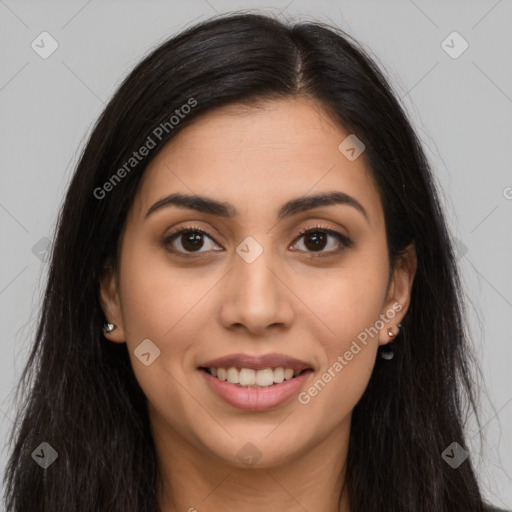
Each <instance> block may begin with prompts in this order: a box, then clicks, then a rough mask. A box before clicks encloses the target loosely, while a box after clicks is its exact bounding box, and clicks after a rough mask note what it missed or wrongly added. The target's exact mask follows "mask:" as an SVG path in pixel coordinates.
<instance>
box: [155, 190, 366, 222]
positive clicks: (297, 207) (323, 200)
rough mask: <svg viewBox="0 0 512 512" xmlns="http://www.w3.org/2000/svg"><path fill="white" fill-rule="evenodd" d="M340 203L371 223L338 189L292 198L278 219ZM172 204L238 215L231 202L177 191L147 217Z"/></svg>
mask: <svg viewBox="0 0 512 512" xmlns="http://www.w3.org/2000/svg"><path fill="white" fill-rule="evenodd" d="M338 204H339V205H348V206H352V207H353V208H355V209H356V210H358V211H359V212H360V213H362V214H363V216H364V217H365V218H366V220H367V221H368V223H369V218H368V213H367V211H366V210H365V209H364V207H363V205H362V204H361V203H360V202H359V201H358V200H357V199H355V198H354V197H352V196H349V195H348V194H345V193H344V192H337V191H333V192H326V193H322V194H316V195H313V196H304V197H298V198H296V199H291V200H290V201H287V202H286V203H284V204H283V205H282V206H281V208H280V209H279V211H278V213H277V219H278V220H283V219H285V218H288V217H292V216H293V215H297V214H299V213H302V212H304V211H308V210H312V209H314V208H319V207H321V206H332V205H338ZM171 206H176V207H178V208H186V209H189V210H195V211H198V212H203V213H209V214H211V215H217V216H219V217H226V218H233V217H235V216H236V215H238V211H237V209H236V208H235V207H234V206H233V205H232V204H230V203H226V202H221V201H217V200H215V199H212V198H210V197H206V196H198V195H187V194H180V193H175V194H170V195H168V196H166V197H164V198H162V199H160V200H159V201H157V202H156V203H155V204H153V205H152V206H151V207H150V208H149V210H148V211H147V213H146V215H145V218H148V217H149V216H150V215H151V214H153V213H154V212H156V211H158V210H161V209H162V208H168V207H171Z"/></svg>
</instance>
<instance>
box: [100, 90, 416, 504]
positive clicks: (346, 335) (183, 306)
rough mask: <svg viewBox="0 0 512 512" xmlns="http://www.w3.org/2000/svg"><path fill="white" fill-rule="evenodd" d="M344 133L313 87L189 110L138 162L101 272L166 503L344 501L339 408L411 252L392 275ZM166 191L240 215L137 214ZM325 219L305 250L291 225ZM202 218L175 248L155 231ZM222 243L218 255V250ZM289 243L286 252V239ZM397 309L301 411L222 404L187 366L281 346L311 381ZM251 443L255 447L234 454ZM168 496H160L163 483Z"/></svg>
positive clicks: (366, 185)
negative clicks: (251, 458)
mask: <svg viewBox="0 0 512 512" xmlns="http://www.w3.org/2000/svg"><path fill="white" fill-rule="evenodd" d="M348 135H349V133H348V132H346V131H345V130H344V129H343V127H341V126H339V125H337V124H335V123H334V122H332V121H331V120H330V118H329V117H328V116H327V114H326V113H325V112H324V111H323V109H322V108H321V107H320V105H319V104H318V103H316V102H315V101H314V100H311V99H307V98H304V97H302V98H299V99H289V100H269V101H267V102H265V103H264V104H263V105H260V106H259V107H258V108H249V107H242V106H240V105H231V106H229V107H223V108H222V109H219V110H216V111H213V112H209V113H207V114H205V115H203V116H201V117H200V118H197V119H196V120H194V122H193V123H192V124H190V125H189V126H187V127H186V128H185V129H184V130H183V131H182V132H180V133H179V134H178V135H177V136H176V137H175V138H174V139H173V140H171V141H170V142H169V143H168V144H167V145H166V146H165V147H164V148H163V149H162V150H161V152H160V153H159V154H158V155H157V156H156V158H155V159H154V160H153V161H152V162H151V164H150V165H149V166H148V168H147V170H146V173H145V175H144V177H143V179H142V182H141V184H140V187H139V190H138V193H137V195H136V198H135V201H134V203H133V206H132V208H131V210H130V212H129V214H128V217H127V221H126V227H125V231H124V234H123V237H122V240H121V245H120V261H119V262H118V267H117V269H116V270H117V271H109V272H107V273H106V274H105V277H104V279H103V281H102V285H101V290H100V297H101V303H102V306H103V310H104V312H105V316H106V318H107V320H108V321H110V322H112V323H114V324H115V325H116V326H117V328H116V329H115V330H114V331H112V332H111V333H109V334H106V335H105V336H106V337H107V338H108V339H109V340H111V341H112V342H116V343H124V342H126V343H127V344H128V349H129V353H130V357H131V361H132V366H133V370H134V372H135V375H136V378H137V380H138V382H139V383H140V385H141V387H142V389H143V391H144V393H145V395H146V397H147V399H148V403H149V415H150V421H151V425H152V430H153V435H154V439H155V446H156V451H157V456H158V460H159V465H160V470H161V475H162V480H163V485H162V486H161V487H160V488H159V489H158V492H159V499H160V503H161V506H162V510H163V511H164V512H174V511H178V510H179V511H188V510H190V511H193V510H197V511H199V512H202V511H206V510H207V511H209V512H215V511H221V510H222V511H224V510H243V511H244V512H245V511H247V512H252V511H261V510H267V511H270V512H272V511H276V512H277V511H282V510H287V511H290V512H294V511H299V510H300V511H302V512H303V511H304V510H308V511H311V512H312V511H323V512H325V511H327V512H329V511H330V512H334V511H343V512H347V511H349V510H350V504H349V496H348V494H347V493H346V492H342V489H343V482H344V480H345V476H346V473H345V463H346V457H347V449H348V440H349V433H350V422H351V414H352V410H353V408H354V406H355V405H356V403H357V402H358V400H359V399H360V397H361V395H362V394H363V392H364V390H365V388H366V386H367V384H368V381H369V378H370V375H371V372H372V369H373V366H374V363H375V358H376V356H377V349H378V345H379V344H385V343H388V342H389V341H391V340H392V338H391V337H390V336H389V335H388V332H387V330H388V328H391V329H392V331H393V332H394V333H397V331H398V329H397V325H398V324H399V323H400V321H401V320H402V319H403V317H404V315H405V314H406V311H407V308H408V306H409V300H410V291H411V286H412V282H413V278H414V273H415V270H416V256H415V251H414V247H413V246H410V247H409V248H408V249H407V251H406V252H405V253H404V255H403V257H402V259H401V260H400V261H399V265H398V266H397V268H396V269H395V270H394V271H393V272H390V268H389V261H388V256H387V242H386V235H385V224H384V213H383V209H382V203H381V200H380V198H379V194H378V191H377V188H376V187H375V184H374V182H373V181H372V178H371V175H370V173H369V171H368V168H367V164H366V162H365V158H364V153H363V154H362V155H361V156H360V157H358V158H357V159H356V160H354V161H349V160H348V159H347V158H346V157H345V156H344V155H343V154H342V153H341V152H340V150H339V149H338V145H339V144H340V143H341V142H342V141H343V140H344V139H345V138H346V137H347V136H348ZM328 191H341V192H344V193H346V194H349V195H350V196H352V197H354V198H356V199H357V200H358V201H359V202H360V203H361V204H362V205H363V207H364V208H365V210H366V212H367V215H368V219H366V218H365V216H364V215H363V214H362V213H360V212H359V211H358V210H357V209H355V208H353V207H352V206H349V205H331V206H322V207H319V208H315V209H313V210H309V211H306V212H302V213H299V214H298V215H295V216H293V217H290V218H287V219H284V220H281V221H277V219H276V214H277V211H278V209H279V207H280V206H281V205H282V204H283V203H284V202H286V201H288V200H290V199H294V198H298V197H301V196H304V195H312V194H316V193H319V192H328ZM174 192H181V193H184V194H198V195H205V196H209V197H212V198H214V199H217V200H219V201H225V202H229V203H231V204H232V205H233V206H234V207H236V208H237V210H238V212H239V213H238V215H237V216H236V217H234V218H231V219H228V218H221V217H217V216H215V215H212V214H209V213H200V212H195V211H192V210H187V209H183V208H178V207H175V206H173V207H168V208H163V209H161V210H158V211H156V212H154V213H153V214H152V215H150V216H149V217H147V218H145V215H146V212H147V211H148V209H149V208H150V207H151V206H152V205H153V204H154V203H156V202H157V201H158V200H160V199H161V198H163V197H165V196H166V195H168V194H170V193H174ZM317 222H320V223H321V225H322V226H323V227H328V228H330V229H334V230H336V231H338V232H340V233H342V234H344V235H345V236H347V237H348V238H349V239H350V240H351V241H352V242H353V245H352V247H345V248H344V249H343V250H342V251H341V252H339V253H335V251H336V249H337V248H339V247H340V242H339V241H338V240H337V239H336V238H335V237H333V236H332V235H329V238H327V241H326V243H325V245H324V246H321V247H320V249H319V251H320V253H323V254H328V253H331V255H330V256H328V257H325V258H316V259H315V257H314V254H317V253H318V252H315V250H314V248H312V244H311V243H310V241H311V235H309V237H308V236H302V237H301V238H298V236H299V232H300V230H301V229H302V228H309V227H315V225H316V223H317ZM190 225H193V226H196V227H200V228H201V229H203V230H205V231H206V232H207V233H208V236H204V237H203V246H202V248H200V250H199V252H192V257H190V258H189V259H186V258H184V257H180V256H179V255H177V254H173V253H172V252H171V248H172V247H174V249H175V251H176V252H181V253H185V254H187V250H186V248H188V249H189V251H188V254H191V250H190V246H187V245H186V239H185V240H184V237H183V236H178V237H177V238H176V239H175V240H174V241H173V242H169V243H168V246H167V249H166V248H165V247H164V246H162V244H161V243H160V240H161V239H162V238H164V235H168V234H170V233H172V231H173V230H175V229H177V228H179V227H183V226H190ZM248 236H252V237H253V238H254V239H255V240H256V241H257V242H258V243H259V244H260V246H261V247H262V248H263V253H262V254H261V255H260V256H259V257H258V258H257V259H256V260H255V261H254V262H252V263H250V264H249V263H247V262H246V261H245V260H244V259H242V258H241V257H240V256H239V255H238V254H237V252H236V248H237V246H238V245H239V244H240V243H241V242H242V240H244V239H245V238H246V237H248ZM216 248H217V249H220V250H215V249H216ZM294 249H295V250H294ZM393 304H395V307H396V305H397V304H399V305H401V307H402V309H401V311H400V312H398V313H396V315H394V318H392V319H389V320H388V317H389V316H390V315H389V314H388V315H387V316H386V321H385V322H384V325H383V326H382V328H381V329H380V330H379V332H378V334H377V335H376V336H374V337H373V338H372V337H371V338H369V341H368V343H367V345H366V346H362V347H363V348H362V350H361V351H360V352H359V353H358V354H357V355H355V356H354V358H353V359H352V360H351V361H349V362H348V364H346V366H344V367H343V369H342V371H340V372H338V373H337V374H336V377H335V378H333V379H332V380H331V382H329V383H328V384H327V385H326V386H325V387H324V388H323V389H322V390H321V392H319V393H318V394H317V395H316V396H315V397H312V398H311V400H310V402H309V403H308V404H306V405H303V404H301V403H299V402H298V401H297V400H296V399H292V400H291V401H289V402H287V403H286V404H284V405H282V406H279V407H277V408H274V409H271V410H267V411H263V412H247V411H242V410H239V409H236V408H234V407H231V406H230V405H227V404H226V403H224V402H223V401H222V400H221V399H220V398H218V397H217V396H216V395H215V394H213V392H212V391H210V389H209V388H208V386H207V385H206V382H205V379H204V377H203V375H202V374H201V373H200V371H199V370H198V369H197V368H198V366H199V365H200V364H201V363H202V362H205V361H207V360H209V359H213V358H217V357H221V356H225V355H228V354H232V353H247V354H252V355H260V354H267V353H273V352H274V353H275V352H278V353H284V354H287V355H290V356H293V357H296V358H298V359H301V360H304V361H307V362H308V363H310V364H311V365H312V366H313V367H314V368H315V372H314V374H312V375H310V376H309V377H308V381H307V383H306V384H305V386H304V388H303V390H304V389H306V390H307V389H308V388H309V387H310V386H311V385H312V383H314V382H315V381H317V379H318V378H319V376H321V375H322V374H323V373H324V372H325V371H327V369H328V368H329V367H332V365H333V363H334V362H335V361H336V360H337V357H338V356H340V355H341V356H343V354H345V352H346V351H347V350H348V349H349V348H350V346H351V343H352V342H353V340H355V339H356V338H357V336H358V334H360V333H361V332H362V331H364V329H365V328H368V327H370V326H373V325H375V323H376V320H378V319H379V315H381V314H386V312H388V311H389V310H390V309H392V308H393ZM145 339H150V340H151V341H152V342H153V343H154V344H155V345H156V346H157V347H158V348H159V350H160V356H159V357H158V358H156V359H155V360H154V362H152V363H151V364H150V365H148V366H145V365H143V364H141V362H140V361H139V360H138V358H137V357H135V355H134V350H135V349H136V348H137V346H138V345H139V344H140V343H141V341H142V340H145ZM247 442H251V443H252V444H254V445H255V446H256V447H257V449H258V451H259V453H260V454H261V458H260V459H259V461H258V462H257V463H256V464H254V465H252V466H247V465H245V464H244V463H243V462H242V461H241V460H240V459H239V458H238V456H237V454H238V452H239V451H240V450H241V449H243V447H244V445H246V443H247ZM171 491H172V492H171Z"/></svg>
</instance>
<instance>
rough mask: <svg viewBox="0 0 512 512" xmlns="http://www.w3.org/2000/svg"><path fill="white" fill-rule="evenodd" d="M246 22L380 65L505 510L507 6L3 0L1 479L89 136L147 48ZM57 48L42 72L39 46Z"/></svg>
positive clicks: (404, 0) (510, 33)
mask: <svg viewBox="0 0 512 512" xmlns="http://www.w3.org/2000/svg"><path fill="white" fill-rule="evenodd" d="M240 9H250V10H260V11H263V12H272V13H275V14H278V13H279V15H280V16H282V17H284V18H285V19H296V20H319V21H323V22H327V23H331V24H335V25H337V26H339V27H341V28H342V29H344V30H345V31H346V32H348V33H349V34H350V35H352V36H354V37H355V38H356V39H357V40H359V41H360V42H361V43H362V45H363V46H364V47H365V48H366V49H368V50H369V51H370V53H371V54H372V55H373V56H374V57H376V58H377V59H378V60H379V62H380V64H381V67H382V68H383V69H384V71H385V73H386V75H387V76H388V78H389V79H390V80H391V82H392V84H393V87H394V89H395V90H396V91H397V95H398V96H399V97H400V99H401V102H402V104H403V105H404V107H405V108H406V110H407V112H408V113H409V116H410V118H411V119H412V121H413V123H414V126H415V128H416V130H417V131H418V134H419V135H420V137H421V140H422V141H423V143H424V145H425V149H426V152H427V155H428V157H429V159H430V161H431V163H432V165H433V169H434V172H435V175H436V180H437V182H438V184H439V188H440V191H441V195H442V199H443V203H444V206H445V209H446V215H447V218H448V221H449V224H450V227H451V230H452V232H453V234H454V235H455V236H456V238H457V251H458V258H459V260H458V261H459V263H460V266H461V270H462V273H463V279H464V284H465V289H466V293H467V295H468V297H469V300H470V303H471V309H470V315H469V319H468V321H469V327H470V328H471V329H472V332H473V338H474V342H473V343H474V350H475V352H476V354H477V356H478V359H479V362H480V366H481V369H482V372H483V378H484V381H485V387H483V388H482V391H481V416H482V431H483V434H484V437H485V439H486V444H485V445H484V446H483V447H481V446H479V445H478V444H476V440H477V439H478V435H477V434H478V430H477V429H476V427H475V426H474V424H469V425H468V441H469V443H470V446H469V448H470V451H471V452H472V456H473V458H474V460H475V463H476V464H477V468H478V473H479V475H480V478H481V482H482V486H483V489H484V493H485V496H486V497H487V498H488V499H489V500H490V501H492V502H494V503H495V504H496V505H498V506H501V507H503V508H509V509H512V386H511V383H512V378H511V371H510V364H511V362H512V343H511V341H512V340H511V335H510V332H511V329H510V324H509V319H510V318H511V317H512V265H511V261H512V258H511V256H512V236H511V235H512V172H511V166H512V164H511V162H512V159H511V156H512V72H511V60H510V55H512V30H511V26H512V25H511V22H512V2H511V1H510V0H499V1H496V0H479V1H468V0H464V1H449V2H448V1H441V0H436V1H434V0H414V1H413V0H395V1H388V0H386V1H382V0H380V1H378V0H373V1H370V0H357V1H347V0H343V1H340V0H338V1H327V0H316V1H315V2H307V1H306V0H275V1H274V2H272V3H270V2H268V3H267V2H265V1H253V2H241V1H231V2H230V1H227V0H187V2H177V1H165V2H164V1H146V2H144V1H122V2H121V1H105V0H104V1H99V0H90V1H87V0H81V1H74V0H73V1H69V0H68V1H66V2H64V1H61V2H41V1H38V2H36V1H21V0H16V1H15V0H0V43H1V44H0V48H1V50H0V51H1V67H0V112H1V114H0V153H1V155H0V157H1V162H2V164H1V165H2V167H1V174H0V229H1V240H2V241H1V260H0V263H1V264H0V315H1V327H2V332H3V335H2V338H1V341H0V343H1V357H0V391H1V392H0V444H1V445H2V451H1V453H0V472H1V473H2V474H3V471H4V467H5V463H6V460H7V454H8V447H7V446H6V445H5V442H4V440H6V438H7V435H8V432H9V430H10V428H11V427H12V424H13V418H14V410H15V409H14V408H15V403H14V400H13V399H14V396H13V390H14V386H15V384H16V382H17V379H18V377H19V375H20V372H21V370H22V368H23V365H24V363H25V360H26V357H27V353H28V350H29V348H30V345H31V342H32V338H33V335H34V331H35V325H36V323H35V321H36V319H37V314H38V308H39V305H40V298H41V293H42V290H43V286H44V280H45V276H46V272H47V269H48V261H47V258H45V249H46V248H47V247H48V244H49V243H51V240H50V239H51V237H52V234H53V229H54V225H55V221H56V216H57V212H58V209H59V206H60V203H61V200H62V198H63V194H64V192H65V190H66V186H67V184H68V181H69V179H70V176H71V174H72V172H73V170H74V167H75V166H76V163H77V160H78V157H79V154H80V151H81V150H82V148H83V145H84V143H85V141H86V140H87V137H88V135H89V133H90V129H91V126H92V124H93V123H94V122H95V121H96V119H97V118H98V116H99V114H100V113H101V111H102V109H103V108H104V105H105V104H106V103H107V102H108V100H109V99H110V97H111V96H112V94H113V92H114V91H115V89H116V88H117V86H118V85H119V84H120V81H121V80H122V78H123V77H124V76H125V75H126V74H127V73H128V72H129V70H131V68H132V67H133V66H134V65H135V64H136V63H137V62H139V60H140V59H141V58H142V57H143V56H144V55H146V54H147V53H148V52H149V51H150V49H152V48H153V47H154V46H155V45H157V44H159V43H161V42H162V41H163V40H165V39H167V38H168V37H170V36H171V35H173V34H175V33H176V32H177V31H179V30H181V29H183V28H185V27H188V26H190V25H192V24H194V23H195V22H197V21H200V20H204V19H206V18H208V17H210V16H212V15H215V14H216V13H223V12H227V11H234V10H240ZM42 32H47V33H48V34H49V36H48V35H43V36H40V34H41V33H42ZM453 32H457V34H453ZM41 38H45V39H44V40H45V44H44V45H43V44H42V43H40V41H41ZM34 41H35V43H34V44H33V42H34ZM38 41H39V43H38ZM443 41H444V43H443ZM37 44H39V48H38V47H37ZM52 45H54V46H55V45H58V47H57V49H56V50H55V51H54V52H53V53H52V54H51V55H50V56H47V58H43V57H42V56H41V53H44V52H43V49H42V48H41V47H42V46H44V47H45V50H44V51H50V50H51V49H52ZM466 45H468V46H467V49H465V51H463V52H462V53H460V52H461V51H462V50H463V49H464V48H465V47H466ZM33 47H35V48H37V51H36V49H35V48H34V49H33ZM431 328H432V329H435V328H436V326H435V325H432V326H431Z"/></svg>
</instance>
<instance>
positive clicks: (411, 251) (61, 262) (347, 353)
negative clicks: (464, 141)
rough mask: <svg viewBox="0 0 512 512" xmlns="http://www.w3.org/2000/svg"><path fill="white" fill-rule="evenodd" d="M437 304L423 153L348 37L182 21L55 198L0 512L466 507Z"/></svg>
mask: <svg viewBox="0 0 512 512" xmlns="http://www.w3.org/2000/svg"><path fill="white" fill-rule="evenodd" d="M462 306H463V304H462V299H461V291H460V285H459V280H458V274H457V268H456V265H455V260H454V254H453V250H452V245H451V240H450V236H449V234H448V230H447V227H446V224H445V220H444V217H443V214H442V211H441V209H440V205H439V202H438V198H437V193H436V190H435V187H434V183H433V179H432V175H431V172H430V170H429V167H428V164H427V161H426V158H425V155H424V153H423V151H422V148H421V146H420V143H419V141H418V139H417V137H416V135H415V133H414V131H413V129H412V127H411V125H410V124H409V122H408V120H407V118H406V116H405V114H404V112H403V111H402V109H401V108H400V106H399V104H398V103H397V101H396V99H395V98H394V96H393V93H392V91H391V89H390V87H389V85H388V84H387V83H386V81H385V79H384V77H383V76H382V74H381V73H380V71H379V70H378V68H377V66H376V65H375V64H374V63H373V62H372V61H371V60H370V58H369V57H368V56H366V55H365V53H364V52H363V51H362V50H361V49H359V48H358V47H357V44H356V43H355V42H353V41H350V40H349V38H348V37H347V36H346V35H345V34H343V33H342V32H341V31H339V30H337V29H334V28H329V27H325V26H323V25H320V24H312V23H307V24H297V25H294V26H286V25H284V24H282V23H280V22H278V21H276V20H274V19H272V18H270V17H265V16H259V15H250V14H244V15H230V16H222V17H219V18H216V19H213V20H210V21H208V22H205V23H202V24H200V25H197V26H194V27H192V28H190V29H188V30H186V31H185V32H183V33H182V34H179V35H178V36H176V37H173V38H172V39H170V40H169V41H167V42H165V43H164V44H162V45H161V46H160V47H159V48H157V49H156V50H155V51H154V52H153V53H152V54H151V55H149V56H148V57H147V58H145V59H144V60H143V61H142V62H141V63H140V64H139V65H138V66H137V67H136V68H135V69H134V70H133V71H132V73H131V74H130V75H129V76H128V77H127V78H126V80H125V81H124V83H123V84H122V85H121V87H120V88H119V90H118V91H117V93H116V94H115V95H114V97H113V98H112V100H111V101H110V103H109V104H108V106H107V107H106V109H105V111H104V112H103V114H102V116H101V118H100V119H99V121H98V123H97V125H96V127H95V129H94V131H93V133H92V135H91V137H90V140H89V142H88V144H87V146H86V148H85V151H84V153H83V155H82V157H81V161H80V163H79V165H78V168H77V170H76V172H75V174H74V177H73V180H72V183H71V184H70V187H69V190H68V192H67V195H66V199H65V203H64V205H63V208H62V211H61V215H60V218H59V223H58V231H57V235H56V238H55V244H54V249H53V254H52V260H51V268H50V273H49V279H48V285H47V289H46V294H45V298H44V304H43V308H42V314H41V319H40V323H39V329H38V332H37V336H36V340H35V344H34V348H33V351H32V353H31V355H30V359H29V361H28V364H27V367H26V369H25V373H24V380H23V382H24V383H25V384H26V385H28V384H29V383H30V384H31V386H30V389H29V393H28V394H27V402H26V404H25V407H24V408H23V409H20V413H19V414H20V421H19V422H20V425H21V426H20V428H19V431H17V432H15V433H14V441H15V443H14V448H13V451H12V455H11V458H10V463H9V466H8V472H7V474H6V483H7V489H8V492H7V500H6V505H7V508H8V509H10V510H13V511H16V512H32V511H36V510H37V511H41V510H48V511H50V510H51V511H52V512H57V511H64V510H66V511H69V510H73V511H76V512H78V511H82V510H83V511H85V510H87V511H90V510H95V511H107V510H108V511H123V512H128V511H134V512H135V511H137V512H140V511H143V510H147V511H157V510H158V511H161V512H174V511H178V510H180V511H181V510H189V511H193V510H198V511H203V510H204V511H206V510H208V511H217V510H227V509H229V510H235V509H236V510H243V511H256V510H265V511H274V510H275V511H277V510H287V511H295V510H309V511H313V510H315V511H316V510H318V511H322V512H325V511H333V512H334V511H343V512H348V511H350V512H372V511H375V512H377V511H393V512H401V511H404V512H405V511H408V512H409V511H411V510H414V511H417V512H422V511H425V512H427V511H428V512H431V511H434V510H435V511H436V512H448V511H449V512H454V511H461V512H462V511H464V512H476V511H482V510H485V505H484V503H483V500H482V497H481V495H480V491H479V486H478V483H477V480H476V477H475V474H474V471H473V467H472V462H471V459H472V457H471V454H468V451H467V449H466V448H465V446H466V443H465V438H464V433H463V428H462V425H463V422H464V417H463V414H462V410H463V406H464V403H468V404H469V405H470V406H472V407H474V399H473V390H472V379H471V376H470V371H469V366H468V360H469V357H470V356H469V353H468V348H467V345H466V343H467V342H466V335H465V321H464V316H463V307H462ZM30 376H33V379H34V380H33V381H31V380H29V378H30ZM461 395H462V396H463V398H464V399H465V400H466V402H463V401H462V400H461Z"/></svg>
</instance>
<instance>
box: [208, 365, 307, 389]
mask: <svg viewBox="0 0 512 512" xmlns="http://www.w3.org/2000/svg"><path fill="white" fill-rule="evenodd" d="M209 370H210V373H211V375H212V376H213V377H217V378H218V379H219V380H224V381H226V380H227V381H228V382H229V383H231V384H239V385H240V386H245V387H262V388H266V387H269V386H272V385H273V384H280V383H281V382H283V381H285V380H290V379H292V378H293V377H296V376H297V375H299V374H300V373H301V372H300V371H294V370H293V369H292V368H282V367H279V368H273V369H272V368H264V369H262V370H255V369H253V368H240V369H238V368H235V367H230V368H227V369H226V368H210V369H209Z"/></svg>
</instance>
